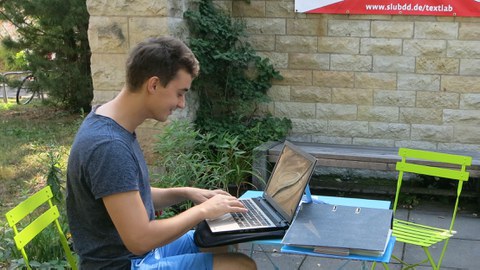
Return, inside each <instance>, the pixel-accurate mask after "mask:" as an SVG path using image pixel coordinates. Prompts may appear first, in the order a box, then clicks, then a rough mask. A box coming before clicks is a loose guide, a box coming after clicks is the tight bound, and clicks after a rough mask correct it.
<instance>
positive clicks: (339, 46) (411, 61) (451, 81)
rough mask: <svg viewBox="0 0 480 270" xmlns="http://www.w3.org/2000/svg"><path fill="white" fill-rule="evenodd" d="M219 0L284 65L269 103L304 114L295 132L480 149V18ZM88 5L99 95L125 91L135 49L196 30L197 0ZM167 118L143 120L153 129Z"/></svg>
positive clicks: (295, 136)
mask: <svg viewBox="0 0 480 270" xmlns="http://www.w3.org/2000/svg"><path fill="white" fill-rule="evenodd" d="M215 3H216V4H218V5H219V6H221V7H222V8H224V9H225V10H227V11H228V12H231V14H232V15H233V16H235V17H239V18H243V19H244V20H245V22H246V25H247V30H248V33H249V38H248V41H250V42H251V43H252V44H253V45H254V47H255V49H256V50H257V51H258V52H259V54H260V55H262V56H265V57H268V58H270V59H271V60H272V62H273V63H274V65H275V67H276V68H277V69H278V70H280V71H281V74H282V75H283V77H284V79H283V80H281V81H275V82H274V86H273V87H272V89H271V90H270V91H269V95H270V96H271V97H272V100H273V102H271V103H270V104H268V105H267V106H265V108H264V109H265V110H268V111H270V112H272V113H273V114H274V115H276V116H280V117H282V116H285V117H289V118H291V119H292V121H293V126H294V128H293V130H292V134H291V135H290V139H292V140H299V141H308V142H326V143H341V144H361V145H379V146H396V147H400V146H408V147H418V148H427V149H438V150H465V151H480V76H479V75H480V18H460V17H459V18H455V17H431V16H390V15H380V16H379V15H375V16H368V15H322V14H311V15H306V14H298V13H295V12H294V0H270V1H255V0H251V1H250V3H246V1H215ZM87 5H88V10H89V12H90V14H91V18H90V31H89V38H90V44H91V48H92V53H93V54H92V73H93V81H94V88H95V99H94V103H100V102H103V101H105V100H108V99H110V98H111V97H113V96H114V95H115V94H116V93H117V92H118V91H119V90H120V88H121V87H122V85H123V76H124V67H123V65H124V61H125V58H126V53H127V51H128V49H129V48H130V47H131V46H132V45H134V44H135V43H137V42H138V41H140V40H142V39H143V38H145V37H147V36H155V35H166V34H169V35H175V36H179V37H182V38H185V37H186V36H187V35H188V31H187V30H186V28H185V25H184V23H183V21H182V13H183V11H184V10H186V9H187V7H188V5H189V1H187V0H185V1H173V0H171V1H167V0H163V1H155V0H117V1H93V0H88V1H87ZM157 125H158V124H157V123H151V122H149V123H146V124H145V125H144V126H142V129H141V130H142V131H144V132H145V133H148V134H147V136H144V137H151V136H150V135H151V134H152V133H154V132H156V131H155V130H156V129H157V128H158V127H157ZM145 130H148V132H147V131H145ZM152 130H153V131H152ZM147 143H148V142H147Z"/></svg>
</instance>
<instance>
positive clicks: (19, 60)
mask: <svg viewBox="0 0 480 270" xmlns="http://www.w3.org/2000/svg"><path fill="white" fill-rule="evenodd" d="M0 62H1V63H2V64H3V68H2V70H8V71H14V70H27V69H28V61H27V57H26V51H25V50H20V51H15V50H12V49H7V48H5V47H4V46H1V45H0Z"/></svg>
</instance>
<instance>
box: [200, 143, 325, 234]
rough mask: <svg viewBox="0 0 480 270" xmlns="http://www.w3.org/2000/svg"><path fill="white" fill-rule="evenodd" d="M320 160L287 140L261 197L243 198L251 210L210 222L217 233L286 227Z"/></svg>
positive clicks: (211, 228)
mask: <svg viewBox="0 0 480 270" xmlns="http://www.w3.org/2000/svg"><path fill="white" fill-rule="evenodd" d="M316 161H317V159H316V158H315V157H314V156H312V155H310V154H308V153H306V152H304V151H302V150H301V149H300V148H299V147H297V146H295V145H294V144H292V143H290V142H288V141H286V142H285V143H284V146H283V148H282V151H281V153H280V155H279V157H278V160H277V162H276V164H275V166H274V168H273V171H272V173H271V175H270V178H269V180H268V182H267V185H266V187H265V191H264V192H263V194H262V196H261V197H257V198H248V199H240V201H241V202H242V203H243V204H244V205H245V207H247V208H248V209H249V211H248V212H247V213H227V214H225V215H223V216H221V217H218V218H215V219H207V220H206V223H207V224H208V227H209V228H210V230H211V231H212V233H213V234H220V233H239V232H258V231H269V230H284V229H286V228H288V226H289V225H290V224H291V222H292V220H293V218H294V216H295V214H296V212H297V209H298V205H299V203H300V201H301V199H302V196H303V193H304V191H305V187H306V186H307V184H308V182H309V181H310V177H311V176H312V173H313V171H314V169H315V163H316Z"/></svg>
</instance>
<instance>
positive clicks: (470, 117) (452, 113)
mask: <svg viewBox="0 0 480 270" xmlns="http://www.w3.org/2000/svg"><path fill="white" fill-rule="evenodd" d="M443 122H444V123H446V124H453V125H472V126H480V110H452V109H445V110H443ZM477 135H478V134H477Z"/></svg>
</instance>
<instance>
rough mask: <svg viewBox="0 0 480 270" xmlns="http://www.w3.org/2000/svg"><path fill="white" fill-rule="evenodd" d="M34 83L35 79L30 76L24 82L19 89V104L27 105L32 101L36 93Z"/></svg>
mask: <svg viewBox="0 0 480 270" xmlns="http://www.w3.org/2000/svg"><path fill="white" fill-rule="evenodd" d="M34 83H35V77H34V76H33V75H28V76H27V77H25V78H24V79H23V80H22V83H21V84H20V86H18V89H17V104H19V105H22V104H23V105H25V104H28V103H30V102H31V101H32V99H33V97H34V96H35V93H36V91H35V88H34Z"/></svg>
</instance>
